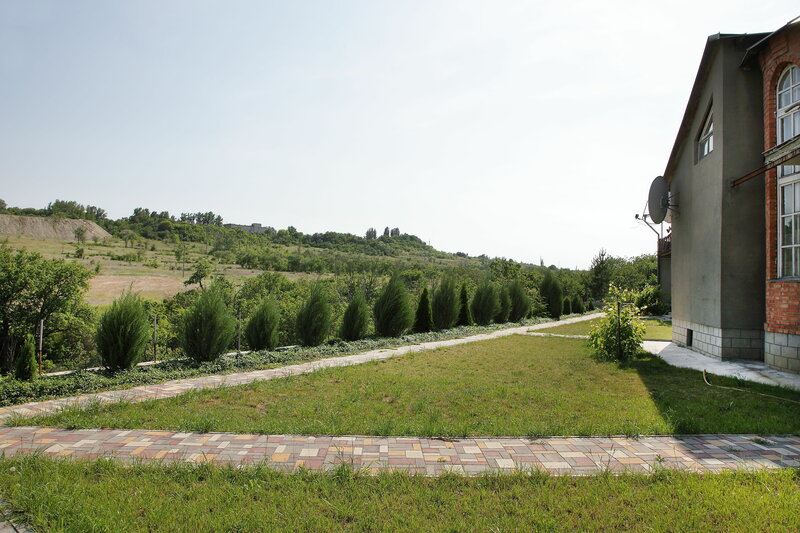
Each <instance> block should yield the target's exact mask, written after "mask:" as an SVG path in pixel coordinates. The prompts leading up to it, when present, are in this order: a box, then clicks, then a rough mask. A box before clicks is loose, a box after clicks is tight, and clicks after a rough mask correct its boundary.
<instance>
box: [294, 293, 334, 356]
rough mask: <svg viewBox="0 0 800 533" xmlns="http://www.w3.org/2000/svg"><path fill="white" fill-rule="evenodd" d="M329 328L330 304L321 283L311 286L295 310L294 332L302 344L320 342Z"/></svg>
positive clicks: (317, 343)
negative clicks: (309, 291) (308, 292)
mask: <svg viewBox="0 0 800 533" xmlns="http://www.w3.org/2000/svg"><path fill="white" fill-rule="evenodd" d="M330 329H331V304H330V302H329V301H328V295H327V294H326V292H325V290H324V288H323V286H322V284H320V283H317V284H315V285H314V286H313V287H311V294H310V295H309V297H308V299H307V300H306V301H305V303H304V304H303V306H302V307H301V308H300V311H298V312H297V320H296V321H295V333H296V334H297V342H299V343H300V344H301V345H302V346H318V345H320V344H322V342H323V341H324V340H325V337H327V336H328V333H330Z"/></svg>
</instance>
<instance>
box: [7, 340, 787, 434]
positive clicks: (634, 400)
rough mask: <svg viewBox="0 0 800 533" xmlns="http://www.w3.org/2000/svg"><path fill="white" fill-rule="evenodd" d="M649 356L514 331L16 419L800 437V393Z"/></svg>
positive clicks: (219, 427) (215, 427)
mask: <svg viewBox="0 0 800 533" xmlns="http://www.w3.org/2000/svg"><path fill="white" fill-rule="evenodd" d="M714 381H715V383H716V384H719V385H733V386H736V387H739V388H742V389H744V391H735V390H726V389H719V388H713V387H709V386H708V385H705V383H704V382H703V379H702V375H701V373H700V372H698V371H695V370H689V369H683V368H677V367H672V366H669V365H668V364H666V363H665V362H664V361H662V360H661V359H660V358H658V357H657V356H654V355H651V354H646V353H642V354H640V355H639V357H638V358H637V359H635V360H634V361H632V362H631V363H629V364H627V365H620V364H618V363H613V362H600V361H597V360H595V359H593V358H592V357H591V354H590V349H589V347H588V346H587V343H586V342H585V341H584V340H582V339H564V338H557V337H529V336H522V335H514V336H510V337H504V338H500V339H496V340H491V341H485V342H477V343H470V344H464V345H460V346H455V347H450V348H445V349H439V350H435V351H429V352H423V353H418V354H410V355H406V356H403V357H400V358H395V359H390V360H386V361H381V362H373V363H366V364H362V365H358V366H353V367H347V368H332V369H326V370H321V371H318V372H314V373H312V374H306V375H302V376H295V377H290V378H283V379H278V380H273V381H264V382H256V383H252V384H249V385H243V386H238V387H220V388H216V389H207V390H202V391H192V392H189V393H187V394H183V395H181V396H177V397H175V398H171V399H165V400H154V401H148V402H142V403H135V404H126V403H122V404H111V405H96V406H92V407H90V408H88V409H76V408H72V409H67V410H64V411H62V412H60V413H56V414H52V415H45V416H39V417H35V418H32V419H16V420H14V423H16V424H35V425H45V426H63V427H69V428H94V427H113V428H146V429H167V430H177V431H226V432H243V433H263V434H287V433H288V434H333V435H347V434H350V435H352V434H362V435H419V436H451V437H461V436H480V435H495V436H496V435H509V436H511V435H515V436H520V435H521V436H542V435H619V434H625V435H640V434H641V435H644V434H691V433H762V434H768V433H774V434H786V433H798V432H800V403H791V402H787V401H784V400H782V399H779V398H767V397H764V396H760V395H756V394H752V393H751V392H750V391H760V392H766V393H768V394H773V395H776V396H780V397H782V398H789V399H792V400H795V401H796V402H797V401H800V392H796V391H789V390H785V389H780V388H777V387H770V386H767V385H761V384H756V383H750V382H742V381H741V380H735V379H730V378H723V377H715V379H714Z"/></svg>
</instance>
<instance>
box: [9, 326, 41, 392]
mask: <svg viewBox="0 0 800 533" xmlns="http://www.w3.org/2000/svg"><path fill="white" fill-rule="evenodd" d="M38 371H39V365H38V364H37V362H36V345H35V343H34V341H33V335H31V334H30V333H29V334H27V335H26V336H25V342H24V343H22V349H21V350H20V351H19V353H18V354H17V360H16V361H15V366H14V377H15V378H17V379H18V380H20V381H31V380H33V379H34V378H35V377H36V374H37V373H38Z"/></svg>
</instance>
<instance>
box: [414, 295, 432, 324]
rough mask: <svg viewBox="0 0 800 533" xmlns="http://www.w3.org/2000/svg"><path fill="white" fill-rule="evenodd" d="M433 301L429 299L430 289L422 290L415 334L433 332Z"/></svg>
mask: <svg viewBox="0 0 800 533" xmlns="http://www.w3.org/2000/svg"><path fill="white" fill-rule="evenodd" d="M431 315H432V313H431V300H430V298H429V297H428V287H425V288H424V289H422V294H421V295H420V297H419V304H418V305H417V315H416V318H414V327H413V328H412V331H413V332H414V333H427V332H429V331H433V317H432V316H431Z"/></svg>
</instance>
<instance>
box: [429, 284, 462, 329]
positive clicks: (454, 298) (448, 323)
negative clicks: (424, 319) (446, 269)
mask: <svg viewBox="0 0 800 533" xmlns="http://www.w3.org/2000/svg"><path fill="white" fill-rule="evenodd" d="M460 307H461V302H460V301H459V298H458V291H457V289H456V283H455V281H454V280H453V278H451V277H449V276H448V277H446V278H444V279H443V280H442V283H441V284H440V285H439V287H437V288H436V290H435V291H433V299H432V303H431V311H432V312H433V323H434V325H435V326H436V329H448V328H452V327H453V326H454V325H455V324H456V321H457V320H458V318H459V311H460Z"/></svg>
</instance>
